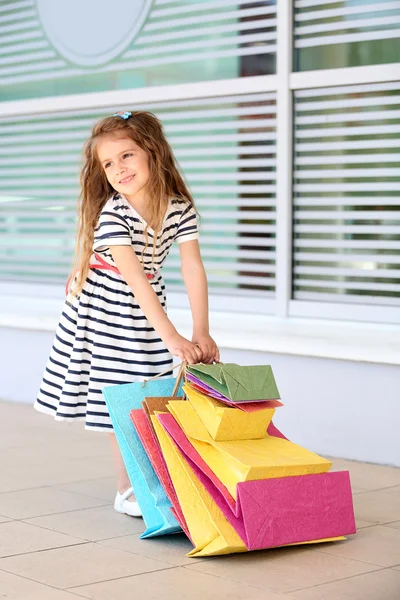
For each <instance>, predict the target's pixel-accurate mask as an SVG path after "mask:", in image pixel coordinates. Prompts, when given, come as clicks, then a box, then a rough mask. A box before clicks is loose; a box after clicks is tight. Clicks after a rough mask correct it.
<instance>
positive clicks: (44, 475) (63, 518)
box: [0, 403, 400, 600]
mask: <svg viewBox="0 0 400 600" xmlns="http://www.w3.org/2000/svg"><path fill="white" fill-rule="evenodd" d="M0 411H1V412H0V414H1V420H0V456H1V471H0V598H7V599H11V600H73V599H75V600H77V598H91V599H93V600H122V598H124V599H125V598H133V599H135V598H139V599H140V600H152V599H157V600H168V599H171V600H172V599H173V600H183V599H185V600H214V599H215V600H216V599H218V600H220V599H221V598H229V599H230V600H278V599H279V598H280V599H282V598H286V600H331V599H332V600H336V599H344V600H399V599H400V469H394V468H391V467H380V466H375V465H370V464H362V463H354V462H348V461H344V460H338V461H335V462H334V467H335V468H336V469H349V470H350V472H351V478H352V485H353V490H354V504H355V511H356V517H357V521H358V527H359V531H358V534H357V535H356V536H353V537H351V538H349V539H348V540H347V541H345V542H339V543H335V544H323V545H318V546H310V547H306V546H302V547H301V546H298V547H291V548H281V549H277V550H269V551H263V552H254V553H249V554H241V555H235V556H228V557H224V558H212V559H203V560H199V559H190V558H186V556H185V553H186V552H188V551H189V550H190V548H191V545H190V543H189V542H188V541H187V540H186V539H185V537H184V536H183V535H175V536H170V537H167V538H159V539H153V540H140V539H139V535H140V532H141V531H142V530H143V522H142V521H141V520H140V519H133V518H130V517H128V516H125V515H119V514H117V513H116V512H115V511H114V510H113V509H112V507H111V503H112V500H113V498H114V493H115V485H114V476H113V468H112V462H111V456H110V453H109V448H108V440H107V437H106V436H103V435H102V434H97V433H91V432H85V431H84V429H83V425H82V424H81V423H76V424H73V425H66V424H64V423H56V422H54V421H53V420H52V419H51V418H50V417H47V416H45V415H39V414H38V413H36V412H35V411H34V410H33V409H32V408H31V407H29V406H25V405H16V404H7V403H2V404H0Z"/></svg>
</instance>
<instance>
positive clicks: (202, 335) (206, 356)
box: [179, 240, 220, 363]
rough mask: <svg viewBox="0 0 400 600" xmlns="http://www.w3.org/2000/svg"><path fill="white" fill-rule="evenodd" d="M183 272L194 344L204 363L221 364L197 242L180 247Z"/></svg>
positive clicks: (193, 241)
mask: <svg viewBox="0 0 400 600" xmlns="http://www.w3.org/2000/svg"><path fill="white" fill-rule="evenodd" d="M179 251H180V255H181V264H182V267H181V271H182V276H183V280H184V282H185V287H186V290H187V293H188V297H189V302H190V308H191V311H192V316H193V337H192V342H194V343H195V344H198V345H199V346H200V347H201V350H202V352H203V358H202V362H204V363H212V362H213V361H217V362H219V360H220V356H219V351H218V348H217V345H216V343H215V342H214V340H213V339H212V337H211V336H210V327H209V320H208V285H207V277H206V272H205V270H204V265H203V261H202V260H201V255H200V246H199V243H198V241H197V240H192V241H190V242H182V243H181V244H180V245H179Z"/></svg>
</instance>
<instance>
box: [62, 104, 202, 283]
mask: <svg viewBox="0 0 400 600" xmlns="http://www.w3.org/2000/svg"><path fill="white" fill-rule="evenodd" d="M105 136H114V137H127V138H130V139H131V140H133V141H134V142H135V143H136V144H137V145H138V146H139V147H140V148H142V150H144V151H145V152H146V153H147V155H148V159H149V172H150V177H149V181H148V183H147V191H148V195H149V198H150V205H149V206H148V214H149V215H150V216H149V223H150V224H151V226H152V227H153V229H154V241H153V259H154V254H155V250H156V244H157V237H158V234H159V232H160V228H161V226H162V220H163V218H164V215H165V212H166V210H167V207H168V201H169V198H171V197H173V198H177V199H178V200H180V201H182V202H185V203H187V204H191V205H192V206H193V207H194V208H195V209H196V207H195V203H194V201H193V198H192V196H191V194H190V192H189V190H188V188H187V185H186V184H185V182H184V180H183V178H182V176H181V175H180V173H179V171H178V168H177V162H176V159H175V157H174V155H173V152H172V149H171V146H170V145H169V143H168V142H167V140H166V138H165V134H164V130H163V126H162V123H161V121H160V120H159V119H157V117H156V116H155V115H153V114H152V113H150V112H144V111H137V112H133V111H132V116H130V117H129V119H123V118H121V117H120V116H112V117H106V118H105V119H102V120H101V121H99V122H98V123H96V124H95V126H94V127H93V129H92V133H91V136H90V138H89V139H88V140H87V142H86V143H85V145H84V165H83V168H82V171H81V175H80V182H81V193H80V196H79V201H78V232H77V241H76V252H75V260H74V268H73V275H75V282H74V284H73V289H72V293H73V294H74V295H77V294H79V293H80V292H81V290H82V287H83V285H84V283H85V281H86V278H87V276H88V273H89V264H90V258H91V256H92V254H93V242H94V230H95V227H96V225H97V222H98V219H99V216H100V213H101V211H102V209H103V207H104V205H105V203H106V202H107V200H108V199H109V198H110V197H111V196H112V194H114V193H115V190H114V189H113V188H112V186H111V185H110V183H109V182H108V180H107V178H106V175H105V173H104V169H103V167H102V166H101V164H100V161H99V159H98V156H97V143H98V141H99V140H100V139H103V138H104V137H105ZM145 236H146V243H145V247H144V249H143V252H142V263H143V255H144V252H145V250H146V248H147V246H148V226H146V228H145Z"/></svg>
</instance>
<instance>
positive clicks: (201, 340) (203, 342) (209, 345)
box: [192, 334, 220, 365]
mask: <svg viewBox="0 0 400 600" xmlns="http://www.w3.org/2000/svg"><path fill="white" fill-rule="evenodd" d="M192 342H193V343H194V344H196V345H197V346H199V347H200V349H201V351H202V362H203V363H205V364H206V365H209V364H211V363H213V362H220V355H219V350H218V346H217V344H216V343H215V342H214V340H213V339H212V337H211V336H210V335H209V334H204V335H194V336H193V337H192Z"/></svg>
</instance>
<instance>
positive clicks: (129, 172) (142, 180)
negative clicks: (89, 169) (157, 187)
mask: <svg viewBox="0 0 400 600" xmlns="http://www.w3.org/2000/svg"><path fill="white" fill-rule="evenodd" d="M97 156H98V159H99V161H100V163H101V166H102V168H103V169H104V173H105V174H106V177H107V179H108V181H109V183H110V184H111V186H112V187H113V188H114V190H115V191H116V192H121V193H122V194H123V195H124V196H125V197H126V198H127V200H144V199H145V192H146V185H147V182H148V180H149V177H150V171H149V158H148V155H147V153H146V152H145V151H144V150H142V148H140V147H139V146H138V145H137V144H135V142H134V141H133V140H131V139H130V138H128V137H121V138H119V137H105V138H103V139H101V140H100V141H99V143H98V146H97Z"/></svg>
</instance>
